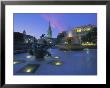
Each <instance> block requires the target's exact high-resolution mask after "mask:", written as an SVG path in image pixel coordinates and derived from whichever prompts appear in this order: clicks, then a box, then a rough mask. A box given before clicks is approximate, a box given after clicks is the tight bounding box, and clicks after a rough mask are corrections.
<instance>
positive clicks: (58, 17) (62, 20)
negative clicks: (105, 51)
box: [14, 13, 97, 38]
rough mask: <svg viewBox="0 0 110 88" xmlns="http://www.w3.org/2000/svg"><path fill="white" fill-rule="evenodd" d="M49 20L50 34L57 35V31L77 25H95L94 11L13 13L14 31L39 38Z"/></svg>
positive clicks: (45, 32) (46, 28)
mask: <svg viewBox="0 0 110 88" xmlns="http://www.w3.org/2000/svg"><path fill="white" fill-rule="evenodd" d="M49 21H50V23H51V27H52V34H53V35H52V36H53V37H57V35H58V33H59V32H62V31H67V30H71V29H72V28H74V27H77V26H83V25H88V24H93V25H97V14H96V13H51V14H49V13H43V14H42V13H15V14H14V31H15V32H23V30H25V31H26V33H27V35H32V36H35V37H36V38H39V36H41V35H42V34H47V30H48V25H49Z"/></svg>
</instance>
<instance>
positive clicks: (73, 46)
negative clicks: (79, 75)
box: [59, 31, 83, 51]
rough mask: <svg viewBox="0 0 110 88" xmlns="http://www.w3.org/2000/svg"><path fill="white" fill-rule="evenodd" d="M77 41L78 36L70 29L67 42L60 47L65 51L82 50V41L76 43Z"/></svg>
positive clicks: (66, 38)
mask: <svg viewBox="0 0 110 88" xmlns="http://www.w3.org/2000/svg"><path fill="white" fill-rule="evenodd" d="M76 41H78V38H76V36H75V35H73V32H72V31H70V32H68V35H67V36H66V37H65V42H66V43H65V44H64V45H61V46H60V47H59V49H60V50H65V51H72V50H82V49H83V47H82V46H81V45H80V43H76Z"/></svg>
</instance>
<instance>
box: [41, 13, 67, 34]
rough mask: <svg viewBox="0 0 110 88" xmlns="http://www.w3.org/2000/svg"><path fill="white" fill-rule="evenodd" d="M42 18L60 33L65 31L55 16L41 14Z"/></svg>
mask: <svg viewBox="0 0 110 88" xmlns="http://www.w3.org/2000/svg"><path fill="white" fill-rule="evenodd" d="M41 17H43V19H45V20H46V21H48V22H49V21H50V23H51V26H52V28H54V29H58V30H59V31H60V32H62V31H64V30H65V28H64V26H63V25H62V23H61V22H60V21H59V19H58V17H56V16H55V15H54V14H41Z"/></svg>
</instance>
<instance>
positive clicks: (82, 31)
mask: <svg viewBox="0 0 110 88" xmlns="http://www.w3.org/2000/svg"><path fill="white" fill-rule="evenodd" d="M95 27H96V26H95V25H90V24H89V25H84V26H79V27H75V28H74V29H73V32H74V33H75V34H76V35H77V36H78V38H79V40H80V43H81V42H82V40H81V37H83V36H85V35H86V34H87V33H88V32H90V31H91V30H92V29H94V28H95Z"/></svg>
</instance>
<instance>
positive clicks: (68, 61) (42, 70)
mask: <svg viewBox="0 0 110 88" xmlns="http://www.w3.org/2000/svg"><path fill="white" fill-rule="evenodd" d="M50 52H51V54H52V56H58V57H60V58H58V59H55V58H54V59H53V58H49V59H45V61H40V62H39V61H37V60H35V58H34V57H32V58H26V56H28V54H16V55H15V58H16V59H19V60H25V61H26V62H25V63H21V64H16V65H14V74H15V75H97V50H96V49H88V50H82V51H59V50H58V49H51V50H50ZM53 60H55V61H57V60H59V61H61V62H63V64H62V65H61V66H55V65H52V64H48V62H50V61H53ZM28 63H34V64H40V67H39V68H38V69H37V70H36V71H35V73H19V72H17V71H18V70H19V69H21V68H22V67H24V66H25V65H26V64H28Z"/></svg>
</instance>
